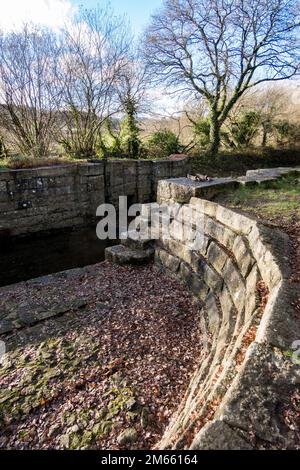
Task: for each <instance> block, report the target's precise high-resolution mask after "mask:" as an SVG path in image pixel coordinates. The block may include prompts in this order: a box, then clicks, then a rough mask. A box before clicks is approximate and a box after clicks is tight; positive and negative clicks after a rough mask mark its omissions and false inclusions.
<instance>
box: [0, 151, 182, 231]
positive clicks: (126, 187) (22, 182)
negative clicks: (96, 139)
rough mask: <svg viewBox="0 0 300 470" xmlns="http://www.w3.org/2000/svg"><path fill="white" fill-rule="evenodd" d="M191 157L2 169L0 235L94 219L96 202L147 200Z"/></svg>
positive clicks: (71, 225) (153, 196) (115, 202)
mask: <svg viewBox="0 0 300 470" xmlns="http://www.w3.org/2000/svg"><path fill="white" fill-rule="evenodd" d="M188 171H189V159H183V160H179V161H168V160H158V161H150V160H149V161H146V160H145V161H138V160H137V161H135V160H125V161H108V162H105V161H102V162H99V163H96V164H94V163H93V164H92V163H88V164H86V163H85V164H74V165H68V166H57V167H47V168H37V169H25V170H0V237H1V236H10V235H12V236H14V235H26V234H29V233H34V232H40V231H44V230H52V229H60V228H66V227H76V226H80V225H83V224H86V223H88V222H93V221H94V220H95V217H96V209H97V207H98V206H99V205H100V204H102V203H104V202H108V203H112V204H115V205H118V203H119V196H128V204H132V203H134V202H141V203H146V202H151V201H152V200H154V199H155V198H156V189H157V184H158V181H159V180H160V179H163V178H169V177H178V176H184V175H186V174H187V173H188Z"/></svg>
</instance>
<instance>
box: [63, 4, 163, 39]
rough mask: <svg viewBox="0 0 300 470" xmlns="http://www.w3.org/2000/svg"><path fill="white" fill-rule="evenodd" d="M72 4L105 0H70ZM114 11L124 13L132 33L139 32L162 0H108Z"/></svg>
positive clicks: (91, 5)
mask: <svg viewBox="0 0 300 470" xmlns="http://www.w3.org/2000/svg"><path fill="white" fill-rule="evenodd" d="M71 1H72V3H73V4H76V5H83V6H84V7H94V6H96V5H97V4H100V5H101V4H105V3H106V1H101V0H100V1H99V0H71ZM109 3H110V4H111V5H112V7H113V9H114V11H115V12H116V13H119V14H123V13H125V14H126V15H127V17H128V19H129V20H130V22H131V25H132V30H133V32H134V33H136V34H139V33H141V32H142V31H143V29H144V27H145V26H146V25H147V23H148V21H149V18H150V15H151V14H152V13H153V12H155V10H156V9H157V8H159V7H160V6H161V5H162V3H163V0H148V1H145V0H110V2H109Z"/></svg>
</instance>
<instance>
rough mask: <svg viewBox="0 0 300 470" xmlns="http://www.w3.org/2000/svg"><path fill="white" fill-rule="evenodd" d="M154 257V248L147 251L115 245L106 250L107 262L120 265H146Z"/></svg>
mask: <svg viewBox="0 0 300 470" xmlns="http://www.w3.org/2000/svg"><path fill="white" fill-rule="evenodd" d="M153 257H154V248H148V249H147V250H144V251H143V250H137V249H133V248H129V247H127V246H124V245H115V246H111V247H109V248H106V250H105V259H106V261H111V262H112V263H116V264H119V265H125V264H134V265H139V264H146V263H148V262H149V261H151V260H152V259H153Z"/></svg>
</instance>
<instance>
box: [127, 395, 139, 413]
mask: <svg viewBox="0 0 300 470" xmlns="http://www.w3.org/2000/svg"><path fill="white" fill-rule="evenodd" d="M137 406H138V403H137V401H136V399H135V398H133V397H131V398H129V400H128V401H127V402H126V408H127V410H129V411H133V410H134V409H135V408H137Z"/></svg>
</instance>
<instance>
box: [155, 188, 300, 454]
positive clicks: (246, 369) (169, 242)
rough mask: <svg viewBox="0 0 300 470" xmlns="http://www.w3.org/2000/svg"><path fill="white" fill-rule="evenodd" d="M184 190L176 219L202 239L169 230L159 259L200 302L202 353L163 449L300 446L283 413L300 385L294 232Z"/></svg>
mask: <svg viewBox="0 0 300 470" xmlns="http://www.w3.org/2000/svg"><path fill="white" fill-rule="evenodd" d="M159 186H160V187H159V189H158V192H159V194H160V195H161V196H162V194H164V198H163V199H164V202H167V201H168V197H169V203H170V202H171V201H174V200H175V201H177V202H181V201H180V199H181V198H182V194H183V192H182V185H181V180H179V186H178V188H177V189H178V193H177V195H176V190H175V189H176V188H175V186H176V182H175V180H173V181H172V182H171V185H170V184H169V185H168V184H167V183H166V182H165V181H164V182H161V183H160V185H159ZM192 187H193V185H192ZM170 188H171V191H173V192H171V193H170V192H169V196H167V197H166V191H169V190H170ZM192 190H193V189H192ZM184 194H185V197H184V202H190V205H191V206H192V217H191V216H189V217H186V218H185V215H184V212H183V211H184V205H181V206H180V208H179V210H178V212H177V213H176V215H175V217H174V220H173V222H172V224H176V222H178V221H182V220H183V223H184V225H186V227H187V228H188V227H189V226H192V227H193V228H194V230H196V227H197V230H198V231H199V236H201V239H202V243H201V245H200V247H199V246H197V249H194V247H193V246H192V245H191V244H190V243H188V242H184V241H182V240H181V241H178V240H177V239H176V237H174V238H170V239H166V238H164V237H163V235H162V236H161V238H160V240H159V241H158V242H157V247H156V262H157V263H158V264H159V265H160V266H161V267H162V268H163V269H165V270H167V271H168V272H169V273H171V274H172V275H173V276H178V277H179V278H181V279H182V280H183V281H184V282H185V283H186V284H187V285H188V286H189V287H190V289H191V290H192V291H193V293H194V295H195V296H196V298H197V299H198V301H199V305H200V306H202V310H201V330H202V335H203V344H202V346H201V348H203V349H204V352H203V355H202V358H201V361H200V362H199V364H198V366H197V368H196V371H195V373H194V375H193V377H192V380H191V382H190V385H189V387H188V390H187V391H186V394H185V397H184V399H183V400H182V403H181V404H180V406H179V408H178V411H177V412H176V413H175V415H174V417H173V419H172V420H171V423H170V425H169V427H168V429H167V431H166V432H165V435H164V436H163V439H162V441H161V442H160V443H159V445H158V448H162V449H167V448H177V449H179V448H192V449H251V448H295V447H296V446H297V445H299V435H297V430H296V429H295V428H293V426H289V425H288V423H287V421H286V420H285V419H284V416H285V410H286V407H287V406H288V404H289V403H290V402H291V397H292V396H293V393H295V392H296V391H298V392H299V390H300V366H299V364H296V363H294V362H293V361H292V360H291V354H290V352H291V345H292V344H293V342H294V341H297V340H298V341H299V340H300V321H299V318H297V316H296V310H295V308H294V306H293V304H294V303H295V300H296V299H297V297H299V296H300V288H299V285H298V286H295V284H291V283H290V281H289V277H290V266H289V261H288V255H289V250H290V245H289V238H288V237H287V236H286V235H285V234H283V233H282V232H281V231H279V230H274V229H270V228H269V227H266V226H265V225H263V224H261V223H258V222H257V221H256V220H254V219H251V218H250V217H247V216H245V215H242V214H239V213H237V212H235V211H232V210H230V209H227V208H225V207H223V206H221V205H218V204H215V203H214V202H211V201H209V200H204V199H200V198H198V197H192V198H190V199H188V198H187V194H188V189H184ZM199 218H200V219H201V224H200V226H199V223H198V224H197V225H196V222H197V221H198V222H199ZM170 232H171V233H172V230H170ZM173 233H175V232H173ZM298 392H297V393H298Z"/></svg>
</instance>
